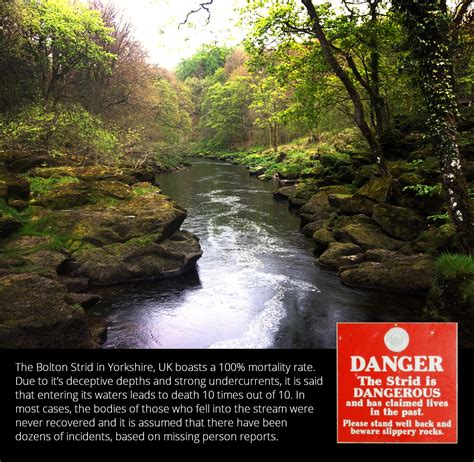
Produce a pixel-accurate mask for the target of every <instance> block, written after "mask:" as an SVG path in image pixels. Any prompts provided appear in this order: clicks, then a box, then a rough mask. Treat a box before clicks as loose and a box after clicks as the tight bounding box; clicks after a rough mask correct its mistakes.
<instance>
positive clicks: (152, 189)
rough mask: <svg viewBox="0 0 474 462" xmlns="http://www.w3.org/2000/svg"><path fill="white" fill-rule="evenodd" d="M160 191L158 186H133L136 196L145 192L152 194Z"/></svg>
mask: <svg viewBox="0 0 474 462" xmlns="http://www.w3.org/2000/svg"><path fill="white" fill-rule="evenodd" d="M156 191H158V188H157V187H156V186H147V187H143V188H141V187H135V188H133V194H135V196H144V195H145V194H151V193H154V192H156Z"/></svg>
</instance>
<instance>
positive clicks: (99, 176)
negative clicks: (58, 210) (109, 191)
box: [31, 166, 142, 185]
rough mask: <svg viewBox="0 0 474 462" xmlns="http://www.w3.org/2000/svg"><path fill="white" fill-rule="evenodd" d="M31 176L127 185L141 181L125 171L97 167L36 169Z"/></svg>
mask: <svg viewBox="0 0 474 462" xmlns="http://www.w3.org/2000/svg"><path fill="white" fill-rule="evenodd" d="M31 174H32V175H33V176H39V177H40V178H61V177H73V178H79V179H80V180H83V181H118V182H121V183H125V184H127V185H133V184H135V183H139V182H140V181H142V180H139V179H137V178H136V177H134V176H132V175H131V174H129V173H128V172H127V170H120V169H114V168H107V167H99V166H89V167H65V166H63V167H52V168H36V169H34V170H32V172H31Z"/></svg>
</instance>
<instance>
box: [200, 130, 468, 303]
mask: <svg viewBox="0 0 474 462" xmlns="http://www.w3.org/2000/svg"><path fill="white" fill-rule="evenodd" d="M410 143H411V144H410ZM328 146H331V147H332V151H331V150H330V149H328ZM391 148H392V151H393V152H392V156H391V160H389V162H388V166H389V168H390V171H391V174H392V177H391V178H390V177H382V176H381V175H380V174H379V172H378V170H377V167H376V165H375V164H373V163H372V162H371V159H370V157H368V155H367V153H365V152H364V149H363V147H362V148H361V147H360V146H357V144H356V143H355V142H354V138H353V136H351V134H350V133H348V134H346V135H345V136H342V135H339V138H335V139H332V140H331V141H330V143H329V144H328V142H320V143H316V144H313V145H308V144H306V145H305V144H302V143H300V144H299V145H295V144H290V145H288V146H283V147H282V148H281V150H280V151H279V152H273V151H271V150H265V151H256V150H254V151H250V152H249V151H247V152H245V151H243V152H230V153H229V152H224V153H213V152H210V153H209V152H208V153H201V154H200V156H202V157H205V158H212V159H218V160H225V161H229V162H233V163H236V164H239V165H243V166H245V167H247V168H248V170H249V175H251V176H257V177H258V178H259V179H262V180H264V181H269V180H271V179H276V180H277V182H278V183H279V186H280V187H279V188H278V189H277V190H276V191H275V192H274V197H275V199H276V200H280V201H287V202H288V205H289V207H290V208H291V209H292V210H293V211H295V212H296V213H298V215H299V216H300V218H301V222H300V227H301V232H302V233H303V234H305V235H307V236H309V237H310V238H312V240H313V241H314V254H315V257H316V260H315V262H316V263H317V264H318V265H319V266H321V267H323V268H329V269H333V270H335V271H337V272H338V274H339V277H340V279H341V282H342V283H343V284H345V285H347V286H351V287H360V288H367V289H375V290H383V291H387V292H394V293H413V294H419V295H421V296H424V297H426V295H427V294H428V291H429V290H430V288H431V287H432V286H433V284H434V281H435V274H436V258H437V257H438V256H439V255H441V254H443V253H444V252H453V253H455V252H457V251H459V250H460V246H459V242H458V241H457V236H456V233H455V231H454V229H453V227H452V225H451V224H449V223H447V221H446V220H447V215H446V212H445V210H446V209H445V206H444V199H443V196H442V192H441V187H440V185H439V184H438V183H437V181H439V180H438V177H439V165H438V161H437V159H436V158H435V157H434V155H433V151H432V148H431V147H430V146H429V145H426V143H425V142H424V141H423V140H422V138H421V137H420V138H416V137H415V136H414V135H413V134H412V135H411V138H410V139H408V135H407V136H406V137H404V138H402V139H400V140H398V141H397V142H396V143H394V145H393V146H392V147H391ZM472 167H473V162H472V161H471V162H470V163H469V162H468V168H467V170H468V179H469V180H470V181H472V180H473V179H474V178H473V176H474V175H473V168H472Z"/></svg>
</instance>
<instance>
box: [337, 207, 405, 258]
mask: <svg viewBox="0 0 474 462" xmlns="http://www.w3.org/2000/svg"><path fill="white" fill-rule="evenodd" d="M355 217H359V215H355ZM366 218H367V217H366ZM367 219H368V220H369V221H368V222H367V221H361V220H359V221H355V220H354V222H353V223H349V224H346V225H343V226H341V223H340V222H338V223H337V228H336V229H335V231H334V236H335V238H336V239H337V240H338V241H343V242H353V243H354V244H357V245H359V246H361V247H362V248H363V249H364V250H369V249H388V250H398V249H399V248H400V247H402V246H403V244H404V243H403V242H402V241H399V240H396V239H394V238H392V237H390V236H387V235H386V234H385V233H384V232H383V231H382V229H381V228H380V226H379V225H378V224H377V223H375V222H374V221H371V220H370V219H369V218H367Z"/></svg>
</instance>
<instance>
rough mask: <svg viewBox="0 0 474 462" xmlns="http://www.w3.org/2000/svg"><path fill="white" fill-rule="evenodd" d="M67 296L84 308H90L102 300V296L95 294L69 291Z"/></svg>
mask: <svg viewBox="0 0 474 462" xmlns="http://www.w3.org/2000/svg"><path fill="white" fill-rule="evenodd" d="M69 298H70V299H71V301H72V303H74V305H80V306H81V307H82V308H84V309H88V308H92V307H93V306H94V305H96V304H97V303H99V302H100V301H101V300H102V297H101V296H100V295H96V294H76V293H69Z"/></svg>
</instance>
